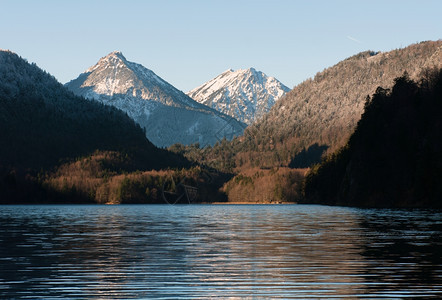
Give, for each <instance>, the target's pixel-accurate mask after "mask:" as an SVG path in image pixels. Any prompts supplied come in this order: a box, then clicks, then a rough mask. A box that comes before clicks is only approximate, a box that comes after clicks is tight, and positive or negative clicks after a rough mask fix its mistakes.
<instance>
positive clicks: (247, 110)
mask: <svg viewBox="0 0 442 300" xmlns="http://www.w3.org/2000/svg"><path fill="white" fill-rule="evenodd" d="M289 90H290V89H289V88H288V87H286V86H285V85H283V84H282V83H281V82H279V81H278V80H277V79H275V78H274V77H268V76H267V75H265V74H264V73H263V72H260V71H257V70H255V69H254V68H249V69H246V70H236V71H233V70H231V69H230V70H227V71H225V72H223V73H221V74H220V75H218V76H217V77H215V78H213V79H212V80H210V81H208V82H206V83H204V84H203V85H201V86H199V87H197V88H195V89H193V90H191V91H189V92H188V93H187V95H188V96H189V97H191V98H193V99H195V100H196V101H198V102H199V103H202V104H205V105H207V106H209V107H212V108H214V109H216V110H218V111H220V112H223V113H225V114H227V115H229V116H231V117H233V118H235V119H237V120H239V121H241V122H244V123H246V124H249V125H250V124H252V123H253V122H254V121H256V120H258V119H260V118H262V117H263V116H264V115H265V114H266V113H268V112H269V110H270V108H271V107H272V106H273V105H274V104H275V102H276V101H277V100H278V99H279V98H281V97H282V96H283V95H285V94H286V93H287V92H288V91H289Z"/></svg>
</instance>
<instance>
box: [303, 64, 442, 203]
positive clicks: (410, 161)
mask: <svg viewBox="0 0 442 300" xmlns="http://www.w3.org/2000/svg"><path fill="white" fill-rule="evenodd" d="M441 116H442V69H434V70H432V71H427V72H426V73H425V74H424V77H423V79H422V80H420V81H419V82H415V81H412V80H411V79H410V78H409V77H408V75H404V76H402V77H399V78H397V79H396V80H395V85H394V86H393V88H392V89H391V90H390V89H383V88H378V89H377V91H376V93H375V94H374V95H373V97H372V98H367V101H366V104H365V112H364V114H363V116H362V119H361V120H360V121H359V122H358V125H357V128H356V130H355V132H354V133H353V134H352V136H351V137H350V140H349V142H348V144H347V145H346V146H344V147H343V148H341V149H339V151H337V152H335V153H333V154H332V155H330V156H329V157H328V158H327V159H326V160H325V161H324V162H323V163H322V164H320V165H318V166H315V167H314V168H312V170H311V171H310V173H309V174H308V175H307V177H306V183H305V197H306V200H307V202H309V203H322V204H338V205H350V206H381V207H442V185H441V182H442V156H441V154H442V121H441V120H442V119H441Z"/></svg>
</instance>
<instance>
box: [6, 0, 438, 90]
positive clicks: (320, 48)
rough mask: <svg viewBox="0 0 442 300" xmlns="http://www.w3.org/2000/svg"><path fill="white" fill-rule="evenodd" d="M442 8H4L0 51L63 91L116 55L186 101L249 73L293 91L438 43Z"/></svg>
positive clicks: (204, 0) (238, 1) (205, 3)
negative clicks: (188, 95)
mask: <svg viewBox="0 0 442 300" xmlns="http://www.w3.org/2000/svg"><path fill="white" fill-rule="evenodd" d="M441 12H442V1H439V0H434V1H430V0H419V1H406V0H400V1H399V0H397V1H392V0H382V1H377V0H370V1H359V0H351V1H331V0H328V1H310V0H304V1H294V0H286V1H284V0H271V1H270V0H268V1H260V0H253V1H245V0H234V1H226V0H222V1H221V0H219V1H210V0H201V1H190V0H188V1H185V0H179V1H167V0H161V1H160V0H158V1H141V0H140V1H132V0H124V1H123V0H121V1H112V0H105V1H94V0H88V1H83V0H75V1H67V0H64V1H61V0H52V1H49V0H47V1H45V0H40V1H36V0H33V1H21V0H0V48H2V49H10V50H12V51H14V52H16V53H18V54H19V55H21V56H22V57H24V58H26V59H27V60H28V61H30V62H35V63H37V65H38V66H40V67H41V68H43V69H45V70H46V71H48V72H49V73H51V74H52V75H54V76H55V77H56V78H57V79H58V80H59V81H61V82H62V83H65V82H67V81H69V80H71V79H74V78H76V77H77V76H78V75H79V74H80V73H81V72H83V71H84V70H86V69H87V68H88V67H89V66H91V65H94V64H95V63H96V62H97V61H98V59H99V58H100V57H102V56H105V55H107V54H108V53H109V52H112V51H114V50H120V51H122V52H123V54H124V55H125V56H126V58H127V59H128V60H130V61H134V62H138V63H141V64H143V65H144V66H145V67H147V68H149V69H151V70H153V71H154V72H155V73H156V74H157V75H159V76H161V77H162V78H163V79H165V80H166V81H168V82H169V83H171V84H173V85H174V86H176V87H177V88H179V89H181V90H183V91H188V90H190V89H192V88H194V87H196V86H198V85H200V84H202V83H204V82H205V81H207V80H209V79H211V78H213V77H215V76H216V75H218V74H219V73H221V72H223V71H225V70H226V69H228V68H233V69H239V68H249V67H255V68H256V69H258V70H260V71H263V72H264V73H266V74H267V75H270V76H274V77H276V78H278V79H279V80H280V81H282V82H283V83H284V84H286V85H287V86H288V87H290V88H292V87H293V86H294V85H296V84H298V83H300V82H302V81H303V80H305V79H307V78H309V77H312V76H314V75H315V74H316V72H318V71H322V70H323V69H324V68H326V67H329V66H332V65H334V64H336V63H337V62H339V61H340V60H342V59H344V58H346V57H349V56H351V55H354V54H356V53H358V52H361V51H364V50H376V51H389V50H392V49H396V48H401V47H405V46H407V45H409V44H411V43H415V42H420V41H424V40H438V39H440V38H442V17H441Z"/></svg>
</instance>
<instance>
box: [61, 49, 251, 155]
mask: <svg viewBox="0 0 442 300" xmlns="http://www.w3.org/2000/svg"><path fill="white" fill-rule="evenodd" d="M66 87H67V88H68V89H70V90H71V91H73V92H74V93H75V94H77V95H81V96H83V97H85V98H88V99H94V100H97V101H99V102H102V103H104V104H107V105H113V106H115V107H117V108H119V109H121V110H123V111H125V112H126V113H127V114H128V115H129V116H130V117H131V118H133V119H134V120H135V121H136V122H137V123H138V124H140V126H141V127H143V128H145V130H146V136H147V138H148V139H149V140H150V141H152V142H153V143H154V144H155V145H157V146H160V147H167V146H170V145H172V144H175V143H181V144H185V145H189V144H193V143H197V142H198V143H200V145H201V146H204V145H207V144H210V145H213V144H214V143H216V142H217V141H218V140H220V139H222V138H223V137H226V138H227V139H232V138H233V136H238V135H241V134H242V132H243V130H244V128H245V125H244V124H242V123H240V122H238V121H236V120H235V119H233V118H231V117H229V116H227V115H224V114H222V113H220V112H218V111H216V110H214V109H211V108H209V107H207V106H205V105H202V104H200V103H198V102H196V101H194V100H193V99H191V98H190V97H188V96H187V95H186V94H184V93H183V92H182V91H179V90H178V89H176V88H175V87H173V86H172V85H171V84H169V83H167V82H166V81H164V80H163V79H162V78H160V77H159V76H158V75H156V74H155V73H154V72H152V71H151V70H149V69H147V68H145V67H144V66H142V65H140V64H136V63H133V62H130V61H128V60H126V58H125V57H124V56H123V54H122V53H121V52H119V51H115V52H112V53H110V54H109V55H107V56H105V57H103V58H101V59H100V60H99V62H98V63H97V64H96V65H94V66H92V67H90V68H89V69H87V70H86V71H85V72H84V73H82V74H80V75H79V76H78V78H76V79H74V80H72V81H70V82H68V83H67V84H66Z"/></svg>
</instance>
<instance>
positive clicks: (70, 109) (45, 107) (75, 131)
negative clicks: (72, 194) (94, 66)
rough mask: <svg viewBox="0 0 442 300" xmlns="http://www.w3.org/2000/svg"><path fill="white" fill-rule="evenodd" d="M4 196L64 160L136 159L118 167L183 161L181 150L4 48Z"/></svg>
mask: <svg viewBox="0 0 442 300" xmlns="http://www.w3.org/2000/svg"><path fill="white" fill-rule="evenodd" d="M0 128H1V130H0V145H1V146H0V200H1V201H8V199H6V198H7V197H6V196H5V195H6V191H7V192H8V195H9V196H8V197H13V195H12V194H14V191H18V192H20V193H21V192H22V191H19V190H20V187H19V186H18V183H19V182H20V181H23V180H25V179H26V178H30V177H32V176H36V174H37V172H40V173H42V172H43V171H47V170H50V169H51V168H53V167H55V166H57V165H58V164H59V163H60V162H63V161H69V160H73V159H75V158H77V157H82V156H90V155H91V154H93V153H95V152H96V151H113V152H118V153H120V154H122V155H124V156H126V157H128V158H130V159H127V160H126V162H125V163H124V164H120V166H119V167H118V168H117V167H116V166H115V167H114V169H120V171H121V169H124V170H126V171H134V170H137V169H156V168H166V167H178V166H179V167H181V166H184V165H187V163H186V161H185V160H184V159H183V158H180V156H177V155H175V154H172V153H169V152H167V151H166V150H162V149H158V148H156V147H155V146H154V145H153V144H151V143H150V142H149V141H148V140H147V139H146V138H145V135H144V132H143V130H142V129H141V128H140V127H139V126H138V125H136V124H135V123H134V121H133V120H132V119H130V118H129V117H128V116H127V115H126V114H125V113H123V112H122V111H120V110H118V109H116V108H113V107H110V106H105V105H103V104H100V103H97V102H91V101H88V100H85V99H84V98H81V97H77V96H75V95H74V94H73V93H71V92H69V91H68V90H67V89H66V88H64V87H63V85H61V84H60V83H59V82H57V81H56V80H55V78H53V77H52V76H51V75H49V74H48V73H46V72H44V71H42V70H41V69H39V68H38V67H37V66H36V65H34V64H32V65H31V64H29V63H28V62H26V61H25V60H24V59H22V58H20V57H19V56H18V55H16V54H14V53H12V52H9V51H0Z"/></svg>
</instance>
